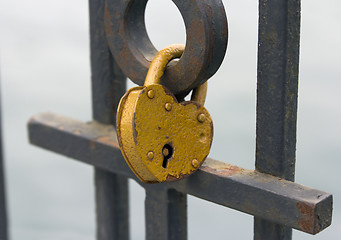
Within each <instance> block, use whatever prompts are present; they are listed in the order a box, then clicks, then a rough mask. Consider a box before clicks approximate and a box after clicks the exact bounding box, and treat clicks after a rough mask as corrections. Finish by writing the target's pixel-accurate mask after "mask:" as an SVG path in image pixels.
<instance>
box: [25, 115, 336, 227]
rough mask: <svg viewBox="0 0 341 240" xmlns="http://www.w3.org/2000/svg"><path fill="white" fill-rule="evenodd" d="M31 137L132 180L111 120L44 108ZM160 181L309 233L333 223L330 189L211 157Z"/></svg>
mask: <svg viewBox="0 0 341 240" xmlns="http://www.w3.org/2000/svg"><path fill="white" fill-rule="evenodd" d="M29 137H30V141H31V143H32V144H35V145H37V146H40V147H42V148H45V149H49V150H51V151H54V152H56V153H60V154H63V155H65V156H68V157H71V158H73V159H77V160H80V161H82V162H85V163H88V164H91V165H94V166H96V167H98V168H101V169H104V170H106V171H109V172H113V173H117V174H120V175H124V176H125V177H129V178H133V179H135V180H136V177H135V175H134V174H133V173H132V172H131V170H130V169H129V167H128V166H127V165H126V163H125V161H124V159H123V157H122V155H121V153H120V149H119V146H118V143H117V139H116V132H115V131H114V128H113V126H111V125H104V124H99V123H97V122H90V123H83V122H80V121H78V120H72V119H70V118H66V117H62V116H58V115H55V114H51V113H45V114H40V115H37V116H35V117H34V118H32V119H31V120H30V122H29ZM138 183H140V182H139V181H138ZM163 185H164V186H167V187H168V188H169V189H175V190H176V191H178V192H182V193H187V194H190V195H193V196H196V197H199V198H202V199H205V200H208V201H210V202H214V203H217V204H220V205H222V206H226V207H230V208H233V209H236V210H239V211H242V212H245V213H248V214H251V215H254V216H257V217H262V218H264V219H267V220H269V221H271V222H276V223H278V224H283V225H286V226H287V227H291V228H295V229H298V230H301V231H304V232H307V233H311V234H315V233H318V232H320V231H322V230H323V229H324V228H326V227H327V226H329V225H330V223H331V211H332V195H330V194H328V193H325V192H322V191H319V190H315V189H311V188H308V187H305V186H302V185H299V184H297V183H294V182H291V181H287V180H284V179H281V178H278V177H275V176H271V175H268V174H265V173H261V172H258V171H252V170H247V169H242V168H239V167H236V166H232V165H229V164H226V163H222V162H219V161H215V160H212V159H207V160H206V162H205V164H204V165H203V166H202V167H201V168H200V169H199V170H198V172H197V173H195V174H193V175H191V176H190V177H188V178H186V179H184V180H182V181H179V182H173V183H168V184H163ZM142 186H144V187H145V185H142Z"/></svg>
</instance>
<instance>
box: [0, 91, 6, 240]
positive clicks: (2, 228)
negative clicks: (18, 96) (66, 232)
mask: <svg viewBox="0 0 341 240" xmlns="http://www.w3.org/2000/svg"><path fill="white" fill-rule="evenodd" d="M1 106H2V105H1V89H0V239H3V240H6V239H8V229H7V211H6V194H5V171H4V162H3V151H2V150H3V148H2V146H3V145H2V144H3V142H2V115H1V112H2V108H1Z"/></svg>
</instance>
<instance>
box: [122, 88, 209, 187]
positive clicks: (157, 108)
mask: <svg viewBox="0 0 341 240" xmlns="http://www.w3.org/2000/svg"><path fill="white" fill-rule="evenodd" d="M151 93H152V94H151ZM117 131H118V133H119V134H118V136H119V142H120V146H121V150H122V152H123V155H124V157H125V159H126V161H127V163H128V165H129V166H130V168H131V169H132V171H133V172H134V173H135V174H136V175H137V176H138V177H139V178H140V179H141V180H142V181H143V182H148V183H154V182H164V181H167V182H169V181H174V180H178V179H182V178H183V177H185V176H188V175H190V174H192V173H193V172H194V171H196V170H197V169H198V168H199V167H200V166H201V164H202V163H203V162H204V160H205V158H206V156H207V155H208V153H209V151H210V147H211V144H212V138H213V123H212V119H211V117H210V114H209V113H208V111H207V110H206V108H205V107H204V106H202V105H201V104H199V103H197V102H192V101H185V102H181V103H178V102H177V100H176V98H175V97H174V95H173V94H172V93H171V92H170V91H169V90H168V89H167V88H166V87H164V86H162V85H159V84H152V85H148V86H146V87H137V88H133V89H131V90H129V91H128V92H127V94H126V95H125V96H124V97H123V98H122V99H121V102H120V105H119V109H118V113H117Z"/></svg>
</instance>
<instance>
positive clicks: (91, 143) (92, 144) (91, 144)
mask: <svg viewBox="0 0 341 240" xmlns="http://www.w3.org/2000/svg"><path fill="white" fill-rule="evenodd" d="M90 149H91V150H94V149H95V142H94V141H92V140H91V141H90Z"/></svg>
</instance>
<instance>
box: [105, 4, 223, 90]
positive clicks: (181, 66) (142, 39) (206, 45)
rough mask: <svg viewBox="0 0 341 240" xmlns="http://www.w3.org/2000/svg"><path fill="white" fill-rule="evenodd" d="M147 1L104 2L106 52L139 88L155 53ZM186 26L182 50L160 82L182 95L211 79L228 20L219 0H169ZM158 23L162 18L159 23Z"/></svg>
mask: <svg viewBox="0 0 341 240" xmlns="http://www.w3.org/2000/svg"><path fill="white" fill-rule="evenodd" d="M147 1H148V0H138V1H136V0H119V1H113V0H107V2H106V11H105V28H106V34H107V40H108V44H109V47H110V50H111V52H112V54H113V56H114V58H115V60H116V62H117V64H118V65H119V66H120V68H121V70H122V71H123V73H124V74H125V75H126V76H127V77H129V78H130V79H131V80H132V81H133V82H135V83H136V84H138V85H143V83H144V78H145V76H146V74H147V71H148V68H149V66H150V63H151V61H152V59H153V57H154V56H155V55H156V53H157V50H156V49H155V47H154V46H153V44H152V43H151V41H150V39H149V37H148V34H147V31H146V27H145V21H144V12H145V8H146V4H147ZM172 1H173V2H174V3H175V5H176V6H177V7H178V9H179V11H180V13H181V15H182V17H183V19H184V23H185V26H186V35H187V39H186V48H185V52H184V54H183V56H182V57H181V58H180V60H179V61H178V63H177V64H170V66H169V67H168V68H167V70H166V71H165V74H164V76H163V78H162V80H161V84H163V85H165V86H166V87H168V88H169V89H170V90H171V91H172V92H173V93H174V94H177V95H183V94H185V93H188V92H189V91H190V90H192V89H193V88H195V87H197V86H199V85H200V84H202V83H204V82H205V81H207V79H209V78H210V77H211V76H212V75H213V74H214V73H215V72H216V71H217V70H218V68H219V66H220V65H221V63H222V61H223V58H224V56H225V52H226V47H227V38H228V34H227V19H226V14H225V9H224V6H223V4H222V2H221V0H205V1H202V0H186V1H184V0H172ZM157 21H162V20H157Z"/></svg>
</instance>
